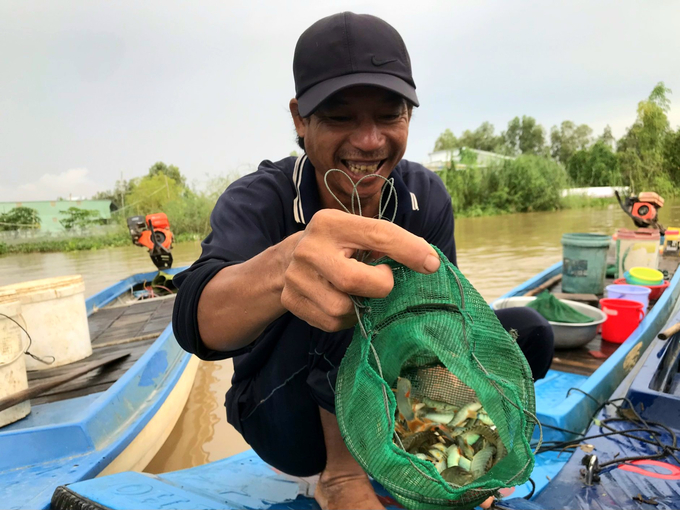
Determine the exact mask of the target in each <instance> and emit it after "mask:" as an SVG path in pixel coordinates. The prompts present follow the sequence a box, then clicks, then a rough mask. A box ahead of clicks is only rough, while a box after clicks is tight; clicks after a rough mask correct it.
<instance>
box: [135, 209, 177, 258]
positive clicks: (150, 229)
mask: <svg viewBox="0 0 680 510" xmlns="http://www.w3.org/2000/svg"><path fill="white" fill-rule="evenodd" d="M127 224H128V229H129V231H130V237H131V238H132V243H133V244H135V245H136V246H143V247H144V248H148V250H149V256H150V257H151V260H152V261H153V263H154V264H155V265H156V267H157V268H158V269H170V268H171V267H172V253H170V250H171V249H172V242H173V235H172V232H171V231H170V222H169V221H168V217H167V215H166V214H165V213H156V214H148V215H147V216H146V217H144V216H132V217H130V218H128V219H127Z"/></svg>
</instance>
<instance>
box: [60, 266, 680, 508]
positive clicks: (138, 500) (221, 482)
mask: <svg viewBox="0 0 680 510" xmlns="http://www.w3.org/2000/svg"><path fill="white" fill-rule="evenodd" d="M561 269H562V264H561V263H557V264H555V265H553V266H551V267H549V268H548V269H546V270H545V271H543V272H541V273H540V274H538V275H536V276H535V277H533V278H531V279H530V280H528V281H526V282H524V283H523V284H522V285H520V286H518V287H516V288H515V289H513V290H512V291H510V292H508V293H507V294H505V295H504V296H502V297H501V298H499V299H503V298H507V297H514V296H521V295H523V294H524V293H526V292H527V291H529V290H531V289H532V288H535V287H537V286H539V285H541V284H542V283H545V282H546V281H547V280H549V279H550V278H552V277H554V276H556V275H557V274H559V273H560V272H561ZM679 294H680V271H679V272H678V273H676V275H675V277H674V278H673V280H672V282H671V285H670V287H669V288H668V289H667V290H666V292H665V293H664V295H663V296H662V298H661V299H660V300H659V301H658V302H657V304H656V305H655V307H654V308H653V311H652V312H650V313H649V315H648V316H647V317H646V318H645V319H644V321H643V322H642V324H641V325H640V327H639V328H638V329H637V330H636V331H635V332H634V333H633V334H632V335H631V338H630V339H629V340H628V341H626V342H625V343H624V344H622V345H621V346H620V347H619V349H618V350H617V351H616V353H615V354H614V355H612V357H611V358H610V359H612V360H613V361H611V362H606V363H605V364H603V365H602V367H605V368H604V369H603V368H602V367H600V369H598V370H597V371H596V372H595V373H594V374H592V375H591V376H590V377H586V376H583V375H577V374H571V373H565V372H560V371H556V370H550V371H549V372H548V374H547V376H546V378H545V379H543V380H541V381H539V382H538V383H536V403H537V414H538V416H539V419H541V421H543V420H546V421H547V423H548V424H549V425H553V426H557V427H561V428H568V429H570V430H584V429H585V427H586V426H587V425H588V422H589V421H590V418H591V417H592V415H593V412H594V408H595V406H594V404H593V405H592V406H591V405H589V402H588V400H589V399H588V398H587V397H583V396H581V395H578V394H574V393H573V392H572V394H571V395H570V396H567V392H568V390H569V389H570V388H572V387H576V388H581V389H584V390H585V391H588V389H590V390H592V391H594V392H595V393H596V394H598V395H604V394H605V393H606V395H604V396H603V397H601V398H603V399H604V398H607V397H608V396H609V395H610V394H611V393H612V391H613V389H614V388H615V387H616V386H617V385H618V384H619V383H620V382H621V381H622V379H623V378H624V377H625V375H626V373H627V372H628V370H629V369H628V370H624V369H623V361H624V360H625V358H626V356H628V354H629V353H630V352H631V351H632V350H633V349H634V348H635V346H636V345H637V344H638V343H640V342H641V343H642V345H641V346H640V352H641V353H642V352H643V351H644V349H645V348H646V346H647V345H649V343H650V342H651V341H652V339H653V338H654V337H655V336H656V334H657V333H658V332H659V331H660V330H661V328H662V326H663V325H664V324H665V323H666V321H667V320H668V318H669V316H670V315H671V312H672V311H673V309H674V307H675V306H676V303H677V301H678V295H679ZM609 388H611V390H609ZM607 392H608V393H607ZM544 436H546V437H548V438H550V439H551V440H552V439H555V440H559V439H560V438H565V439H566V438H567V436H565V434H564V433H562V432H558V431H555V430H551V429H548V428H545V429H544ZM537 438H538V436H537V434H536V435H535V438H534V439H535V440H536V439H537ZM569 458H570V455H569V453H563V454H561V455H560V454H559V453H558V452H547V453H543V454H541V455H539V456H537V458H536V464H535V467H534V471H533V473H532V479H533V480H534V482H535V484H536V491H535V494H536V495H538V494H539V493H540V492H541V490H543V489H544V488H545V487H546V486H547V485H548V483H549V481H550V480H552V479H554V478H555V477H556V476H558V474H559V473H560V471H561V470H562V468H563V467H564V466H565V464H566V463H567V461H568V460H569ZM135 487H137V488H136V489H135ZM69 488H70V489H71V490H73V491H75V492H77V493H78V494H80V495H83V496H85V497H87V498H88V499H91V500H93V501H97V502H98V503H100V504H102V505H105V506H107V507H109V508H112V509H129V508H159V507H161V506H163V508H171V509H172V508H290V509H306V508H318V506H317V505H316V502H315V501H314V500H313V499H311V498H310V497H309V494H311V492H310V487H309V485H308V482H306V481H304V480H300V479H295V478H293V477H289V476H286V475H283V474H280V473H277V472H275V471H274V470H273V469H272V468H271V467H269V466H268V465H267V464H265V463H264V462H263V461H262V460H261V459H259V457H257V455H256V454H255V453H254V452H252V451H248V452H244V453H242V454H239V455H237V456H233V457H230V458H227V459H223V460H221V461H217V462H213V463H209V464H206V465H204V466H198V467H195V468H190V469H186V470H182V471H177V472H173V473H165V474H162V475H159V476H152V475H146V474H139V473H122V474H119V475H112V476H109V477H103V478H100V479H96V480H91V481H86V482H82V483H77V484H73V485H71V486H70V487H69ZM376 489H377V490H378V491H379V492H378V493H379V495H380V496H381V497H385V498H389V495H388V494H387V493H386V492H385V491H384V489H383V488H382V487H379V486H376ZM135 490H138V491H139V492H140V493H139V494H129V492H130V491H135ZM530 490H531V484H529V483H527V484H524V485H522V486H519V487H516V488H515V489H514V490H511V491H507V492H508V493H509V494H508V496H509V497H514V498H521V497H523V496H524V495H526V494H528V493H529V491H530ZM126 492H127V493H126ZM384 504H385V505H388V507H395V508H396V506H395V503H394V501H393V500H390V499H384ZM201 505H206V506H201Z"/></svg>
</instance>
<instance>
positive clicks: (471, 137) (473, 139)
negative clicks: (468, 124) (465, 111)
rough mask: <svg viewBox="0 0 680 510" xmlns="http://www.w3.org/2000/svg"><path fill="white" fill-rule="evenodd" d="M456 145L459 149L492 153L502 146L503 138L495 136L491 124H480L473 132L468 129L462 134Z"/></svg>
mask: <svg viewBox="0 0 680 510" xmlns="http://www.w3.org/2000/svg"><path fill="white" fill-rule="evenodd" d="M458 143H459V146H460V147H467V148H468V149H477V150H480V151H494V150H496V149H497V148H498V147H499V146H500V145H502V144H503V137H501V136H496V134H495V128H494V127H493V124H491V123H490V122H482V124H481V125H480V126H479V127H478V128H477V129H475V130H474V131H470V130H469V129H468V130H466V131H465V132H463V134H462V135H461V137H460V138H459V139H458Z"/></svg>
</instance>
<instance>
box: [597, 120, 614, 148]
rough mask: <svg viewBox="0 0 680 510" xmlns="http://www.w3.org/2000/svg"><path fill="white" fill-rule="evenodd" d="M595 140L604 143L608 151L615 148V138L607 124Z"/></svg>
mask: <svg viewBox="0 0 680 510" xmlns="http://www.w3.org/2000/svg"><path fill="white" fill-rule="evenodd" d="M597 140H598V141H599V142H602V143H604V144H605V145H606V146H608V147H609V148H610V149H614V148H615V147H616V138H614V135H613V134H612V128H610V127H609V124H607V125H606V126H605V127H604V131H603V132H602V134H601V135H600V137H599V138H598V139H597Z"/></svg>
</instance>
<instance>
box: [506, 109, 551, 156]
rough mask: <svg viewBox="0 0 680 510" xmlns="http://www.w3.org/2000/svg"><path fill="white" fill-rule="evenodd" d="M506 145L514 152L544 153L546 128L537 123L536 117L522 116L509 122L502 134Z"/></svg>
mask: <svg viewBox="0 0 680 510" xmlns="http://www.w3.org/2000/svg"><path fill="white" fill-rule="evenodd" d="M501 135H502V137H503V139H504V140H505V145H507V147H508V148H509V151H510V152H511V153H512V154H543V152H544V148H545V130H544V129H543V126H541V125H540V124H538V123H536V119H534V118H533V117H528V116H526V115H523V116H522V119H521V120H520V118H519V117H515V118H514V119H512V120H511V121H510V122H508V129H507V131H504V132H503V133H502V134H501Z"/></svg>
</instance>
